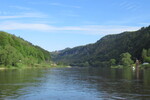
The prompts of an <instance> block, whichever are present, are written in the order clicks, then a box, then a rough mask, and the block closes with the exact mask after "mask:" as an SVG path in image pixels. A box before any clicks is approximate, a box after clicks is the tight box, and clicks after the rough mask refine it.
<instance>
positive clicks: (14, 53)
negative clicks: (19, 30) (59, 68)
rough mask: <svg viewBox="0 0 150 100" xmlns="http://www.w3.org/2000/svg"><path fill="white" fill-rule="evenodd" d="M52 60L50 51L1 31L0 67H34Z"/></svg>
mask: <svg viewBox="0 0 150 100" xmlns="http://www.w3.org/2000/svg"><path fill="white" fill-rule="evenodd" d="M50 59H51V58H50V53H49V52H48V51H46V50H44V49H42V48H40V47H38V46H34V45H32V44H31V43H29V42H27V41H25V40H24V39H22V38H19V37H16V36H15V35H11V34H9V33H6V32H2V31H0V66H5V67H6V66H16V67H19V66H21V65H28V66H33V65H34V64H40V63H46V62H49V61H50Z"/></svg>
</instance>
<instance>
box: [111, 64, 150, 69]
mask: <svg viewBox="0 0 150 100" xmlns="http://www.w3.org/2000/svg"><path fill="white" fill-rule="evenodd" d="M127 67H128V68H129V67H132V68H135V64H133V65H131V66H123V65H114V66H111V68H127ZM139 68H141V69H147V68H150V64H146V65H142V64H141V65H139Z"/></svg>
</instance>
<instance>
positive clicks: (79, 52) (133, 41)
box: [52, 26, 150, 67]
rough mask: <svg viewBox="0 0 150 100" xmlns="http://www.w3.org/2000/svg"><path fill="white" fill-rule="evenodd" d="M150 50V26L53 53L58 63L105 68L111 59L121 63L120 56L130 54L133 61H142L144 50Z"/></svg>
mask: <svg viewBox="0 0 150 100" xmlns="http://www.w3.org/2000/svg"><path fill="white" fill-rule="evenodd" d="M149 48H150V26H149V27H145V28H144V27H143V28H141V29H140V30H138V31H133V32H123V33H120V34H115V35H107V36H105V37H103V38H101V39H100V40H98V41H97V42H96V43H93V44H88V45H85V46H79V47H75V48H67V49H65V50H61V51H56V52H52V59H53V60H54V61H55V62H57V63H65V64H69V65H73V66H96V67H98V66H105V65H107V64H108V63H109V61H110V59H115V60H116V63H117V64H119V63H120V55H121V54H122V53H125V52H129V53H130V54H131V55H132V60H134V61H135V60H136V59H139V60H140V61H143V59H142V50H143V49H146V50H148V49H149Z"/></svg>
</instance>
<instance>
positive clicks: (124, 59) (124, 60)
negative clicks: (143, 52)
mask: <svg viewBox="0 0 150 100" xmlns="http://www.w3.org/2000/svg"><path fill="white" fill-rule="evenodd" d="M120 56H121V64H122V65H124V66H129V65H131V64H133V63H134V62H133V60H132V59H131V54H130V53H128V52H126V53H122V54H121V55H120Z"/></svg>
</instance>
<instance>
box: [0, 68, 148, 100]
mask: <svg viewBox="0 0 150 100" xmlns="http://www.w3.org/2000/svg"><path fill="white" fill-rule="evenodd" d="M149 77H150V69H146V70H140V71H139V77H138V79H137V77H136V72H135V71H133V70H132V69H130V68H126V69H109V68H58V69H57V68H56V69H55V68H54V69H38V68H35V69H20V70H3V71H0V99H6V100H7V99H8V100H9V99H11V100H13V99H14V100H21V99H24V100H49V99H50V98H51V99H53V100H66V99H67V100H79V99H82V100H105V99H106V100H107V99H110V100H116V99H118V100H122V99H123V100H124V99H125V100H132V99H136V100H146V99H147V100H148V99H150V78H149Z"/></svg>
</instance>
